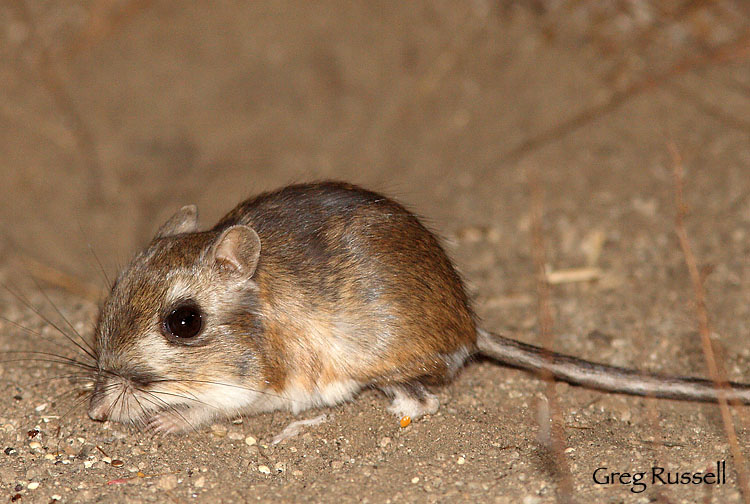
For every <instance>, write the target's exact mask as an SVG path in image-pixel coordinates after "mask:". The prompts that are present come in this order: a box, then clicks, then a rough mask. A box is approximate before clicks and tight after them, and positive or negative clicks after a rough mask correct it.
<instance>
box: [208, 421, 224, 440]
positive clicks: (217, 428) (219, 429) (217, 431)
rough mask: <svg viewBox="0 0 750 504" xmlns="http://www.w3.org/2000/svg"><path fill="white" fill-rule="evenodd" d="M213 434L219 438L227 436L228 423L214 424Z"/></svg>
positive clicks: (212, 427)
mask: <svg viewBox="0 0 750 504" xmlns="http://www.w3.org/2000/svg"><path fill="white" fill-rule="evenodd" d="M211 434H213V435H214V436H216V437H218V438H223V437H226V435H227V427H226V425H220V424H213V425H212V426H211Z"/></svg>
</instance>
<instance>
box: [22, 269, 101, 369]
mask: <svg viewBox="0 0 750 504" xmlns="http://www.w3.org/2000/svg"><path fill="white" fill-rule="evenodd" d="M24 267H25V266H24ZM27 271H28V270H27ZM29 276H31V273H29ZM31 281H32V282H34V285H36V288H37V290H38V291H39V293H40V294H41V295H42V296H44V299H46V300H47V303H48V304H49V305H50V306H52V308H53V309H54V310H55V311H56V312H57V314H58V315H59V316H60V318H62V319H63V321H64V322H65V323H66V324H67V325H68V327H70V328H71V329H72V330H73V333H75V335H76V336H78V338H79V339H80V340H81V342H82V343H83V344H84V345H86V347H87V348H88V349H89V350H91V353H89V356H91V358H93V359H96V357H95V356H94V354H93V353H94V348H93V347H92V346H91V345H89V343H88V342H87V341H86V339H85V338H84V337H83V336H81V333H79V332H78V329H76V328H75V326H73V324H71V322H70V320H68V318H67V317H66V316H65V315H64V314H63V312H62V311H60V309H59V308H58V307H57V305H56V304H55V303H53V302H52V299H50V297H49V295H48V294H47V292H46V291H45V290H44V289H42V286H41V285H39V282H38V281H37V279H36V278H34V277H33V276H32V277H31ZM84 351H85V350H84ZM86 353H88V352H86Z"/></svg>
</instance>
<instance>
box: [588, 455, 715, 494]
mask: <svg viewBox="0 0 750 504" xmlns="http://www.w3.org/2000/svg"><path fill="white" fill-rule="evenodd" d="M592 476H593V480H594V484H596V485H622V486H629V487H630V491H631V492H633V493H641V492H643V491H644V490H646V488H648V487H649V485H726V483H727V463H726V461H725V460H718V461H716V465H715V466H712V467H711V468H710V469H708V470H703V471H668V470H667V469H666V468H664V467H660V466H653V467H651V469H649V470H647V471H636V472H621V471H615V470H612V469H610V468H608V467H597V468H596V470H595V471H594V473H593V475H592Z"/></svg>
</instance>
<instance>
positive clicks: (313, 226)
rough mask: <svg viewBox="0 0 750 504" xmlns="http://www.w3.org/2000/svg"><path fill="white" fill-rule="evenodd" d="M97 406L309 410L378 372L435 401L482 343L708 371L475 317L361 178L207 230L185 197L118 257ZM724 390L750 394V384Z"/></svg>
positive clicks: (259, 202) (407, 394) (153, 411)
mask: <svg viewBox="0 0 750 504" xmlns="http://www.w3.org/2000/svg"><path fill="white" fill-rule="evenodd" d="M94 353H95V357H96V360H97V368H98V373H97V377H96V385H95V387H94V392H93V394H92V397H91V403H90V407H89V416H90V417H91V418H93V419H95V420H105V419H112V420H114V421H120V422H135V423H140V424H146V425H148V426H149V427H150V428H152V429H154V430H156V431H162V432H175V431H182V430H186V429H190V428H195V427H197V426H199V425H201V424H203V423H205V422H207V421H209V420H211V419H214V418H217V417H227V416H234V415H238V414H240V413H253V412H261V411H270V410H275V409H289V410H292V411H293V412H295V413H296V412H299V411H301V410H304V409H306V408H310V407H314V406H323V405H332V404H336V403H339V402H341V401H345V400H347V399H350V398H351V397H353V396H354V395H355V394H356V393H357V392H358V391H359V390H361V389H362V388H364V387H377V388H379V389H381V390H382V391H383V392H385V393H386V394H387V395H388V396H390V397H391V398H392V404H391V406H390V408H389V410H390V411H392V412H393V413H395V414H397V415H399V416H401V415H409V416H411V417H412V418H418V417H420V416H422V415H424V414H426V413H434V412H435V411H436V410H437V409H438V400H437V398H436V397H435V396H434V395H433V394H431V393H429V392H428V390H427V389H426V388H425V385H432V384H439V383H443V382H445V381H447V380H449V379H450V378H451V377H452V376H453V375H454V374H455V373H456V371H457V370H458V369H459V368H460V367H461V366H462V365H463V364H464V362H465V361H466V359H467V358H468V357H470V356H472V355H474V354H477V353H479V354H482V355H486V356H489V357H491V358H493V359H496V360H497V361H498V362H500V363H502V364H506V365H511V366H515V367H519V368H523V369H527V370H540V369H546V370H548V371H549V372H551V374H552V375H553V376H555V377H556V378H558V379H560V380H564V381H568V382H570V383H573V384H578V385H583V386H587V387H592V388H596V389H601V390H607V391H613V392H622V393H627V394H635V395H649V396H654V397H664V398H672V399H688V400H697V401H712V400H715V399H716V396H717V393H716V390H715V388H714V386H713V384H712V382H710V381H708V380H702V379H697V378H673V377H667V376H662V375H657V374H651V373H646V372H640V371H635V370H630V369H623V368H619V367H613V366H605V365H600V364H594V363H591V362H587V361H584V360H581V359H577V358H574V357H569V356H566V355H560V354H555V353H548V352H546V351H545V350H543V349H541V348H538V347H535V346H531V345H527V344H524V343H519V342H517V341H514V340H509V339H507V338H504V337H502V336H498V335H496V334H492V333H489V332H487V331H484V330H482V329H479V328H478V327H477V325H476V317H475V315H474V312H473V311H472V309H471V306H470V304H469V300H468V298H467V295H466V291H465V289H464V285H463V283H462V281H461V279H460V278H459V276H458V274H457V273H456V271H455V269H454V267H453V265H452V264H451V261H450V260H449V259H448V257H447V256H446V254H445V252H444V251H443V249H442V248H441V247H440V245H439V243H438V241H437V239H436V238H435V236H434V235H433V234H432V233H430V232H429V231H428V230H427V229H426V228H425V227H424V226H423V225H422V224H421V223H420V222H419V220H418V219H417V218H416V217H415V216H414V215H413V214H411V213H410V212H409V211H407V210H406V209H405V208H404V207H402V206H401V205H400V204H398V203H396V202H394V201H393V200H391V199H388V198H386V197H384V196H382V195H379V194H376V193H373V192H370V191H367V190H364V189H361V188H359V187H356V186H353V185H349V184H345V183H339V182H322V183H314V184H301V185H292V186H288V187H285V188H282V189H280V190H277V191H274V192H268V193H264V194H261V195H259V196H256V197H254V198H251V199H249V200H247V201H245V202H243V203H240V204H239V205H238V206H237V207H236V208H235V209H234V210H232V211H231V212H229V213H228V214H227V215H226V216H225V217H224V218H222V219H221V220H220V221H219V222H218V224H216V225H215V226H214V227H213V228H211V229H210V230H208V231H198V224H197V209H196V207H195V206H186V207H183V208H182V209H181V210H179V211H178V212H177V213H176V214H175V215H174V216H173V217H172V218H171V219H169V220H168V221H167V222H166V223H165V224H164V225H163V226H162V227H161V228H160V229H159V231H158V233H157V235H156V237H155V238H154V239H153V241H152V242H151V243H150V244H149V245H148V247H146V249H145V250H143V251H142V252H141V253H139V254H138V255H137V256H136V257H135V259H133V261H132V262H131V263H130V265H128V266H127V267H126V268H125V269H124V271H122V272H121V273H120V274H119V276H118V277H117V280H116V281H115V283H114V285H113V286H112V290H111V292H110V293H109V296H108V298H107V299H106V301H105V302H104V305H103V306H102V309H101V312H100V314H99V320H98V322H97V326H96V342H95V352H94ZM731 385H732V387H734V390H728V391H727V396H728V397H730V398H736V399H738V400H740V401H743V402H750V385H744V384H731Z"/></svg>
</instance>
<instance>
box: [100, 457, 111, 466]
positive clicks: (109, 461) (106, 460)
mask: <svg viewBox="0 0 750 504" xmlns="http://www.w3.org/2000/svg"><path fill="white" fill-rule="evenodd" d="M102 462H104V463H105V464H111V463H112V459H111V458H110V457H102Z"/></svg>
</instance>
